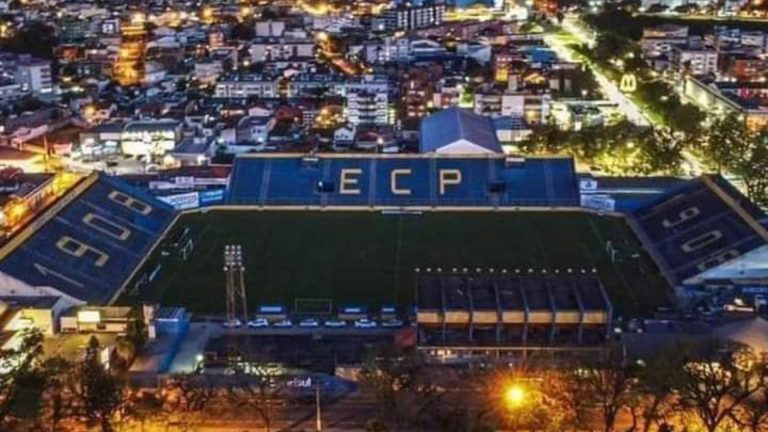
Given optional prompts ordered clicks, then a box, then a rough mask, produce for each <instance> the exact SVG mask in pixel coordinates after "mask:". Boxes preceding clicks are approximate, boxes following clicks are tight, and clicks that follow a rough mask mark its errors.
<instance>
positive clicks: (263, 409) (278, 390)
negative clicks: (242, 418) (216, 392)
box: [228, 367, 285, 432]
mask: <svg viewBox="0 0 768 432" xmlns="http://www.w3.org/2000/svg"><path fill="white" fill-rule="evenodd" d="M236 379H237V380H236V382H235V384H234V385H232V386H230V387H229V388H228V397H229V399H230V400H231V401H232V404H231V405H232V406H233V407H235V408H240V407H242V408H248V409H253V410H255V411H256V413H257V414H258V415H259V417H260V418H261V420H262V421H263V422H264V427H265V429H266V431H267V432H270V430H271V429H272V420H273V415H274V409H275V407H276V406H278V405H279V404H280V403H281V402H282V401H284V400H285V395H284V394H283V393H282V389H283V386H282V384H283V383H282V381H283V379H282V377H280V376H278V375H275V374H274V373H271V372H270V371H269V369H268V368H263V367H257V368H255V369H253V370H250V371H248V373H238V374H237V375H236Z"/></svg>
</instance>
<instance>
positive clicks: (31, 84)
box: [14, 56, 53, 95]
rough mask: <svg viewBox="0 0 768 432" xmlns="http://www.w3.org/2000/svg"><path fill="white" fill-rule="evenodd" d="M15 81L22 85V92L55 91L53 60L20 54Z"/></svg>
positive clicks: (47, 92)
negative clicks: (52, 71) (52, 74)
mask: <svg viewBox="0 0 768 432" xmlns="http://www.w3.org/2000/svg"><path fill="white" fill-rule="evenodd" d="M14 82H15V83H16V84H19V85H20V86H21V91H22V92H32V93H35V94H40V95H45V94H50V93H51V92H53V81H52V79H51V62H50V61H47V60H41V59H36V58H32V57H30V56H19V58H18V60H17V61H16V71H15V74H14Z"/></svg>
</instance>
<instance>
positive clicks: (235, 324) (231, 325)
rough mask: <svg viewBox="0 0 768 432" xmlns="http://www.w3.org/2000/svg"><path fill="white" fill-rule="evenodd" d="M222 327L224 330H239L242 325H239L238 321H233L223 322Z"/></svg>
mask: <svg viewBox="0 0 768 432" xmlns="http://www.w3.org/2000/svg"><path fill="white" fill-rule="evenodd" d="M222 325H223V326H224V327H226V328H240V327H242V326H243V323H241V322H240V320H239V319H233V320H229V321H224V323H223V324H222Z"/></svg>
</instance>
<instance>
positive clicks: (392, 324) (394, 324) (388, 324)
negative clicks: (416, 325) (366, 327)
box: [381, 319, 403, 328]
mask: <svg viewBox="0 0 768 432" xmlns="http://www.w3.org/2000/svg"><path fill="white" fill-rule="evenodd" d="M381 326H382V327H384V328H400V327H402V326H403V322H402V321H401V320H399V319H388V320H386V321H384V322H382V323H381Z"/></svg>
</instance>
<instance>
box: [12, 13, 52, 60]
mask: <svg viewBox="0 0 768 432" xmlns="http://www.w3.org/2000/svg"><path fill="white" fill-rule="evenodd" d="M54 46H56V32H55V31H54V29H52V28H51V27H50V26H48V24H46V23H44V22H42V21H32V22H30V23H29V24H27V25H26V26H25V27H23V28H21V29H20V30H19V31H18V32H16V33H15V34H14V35H13V37H11V38H9V39H7V40H5V41H2V42H0V50H5V51H10V52H12V53H17V54H31V55H33V56H36V57H42V58H46V59H53V58H54V55H53V47H54Z"/></svg>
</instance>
